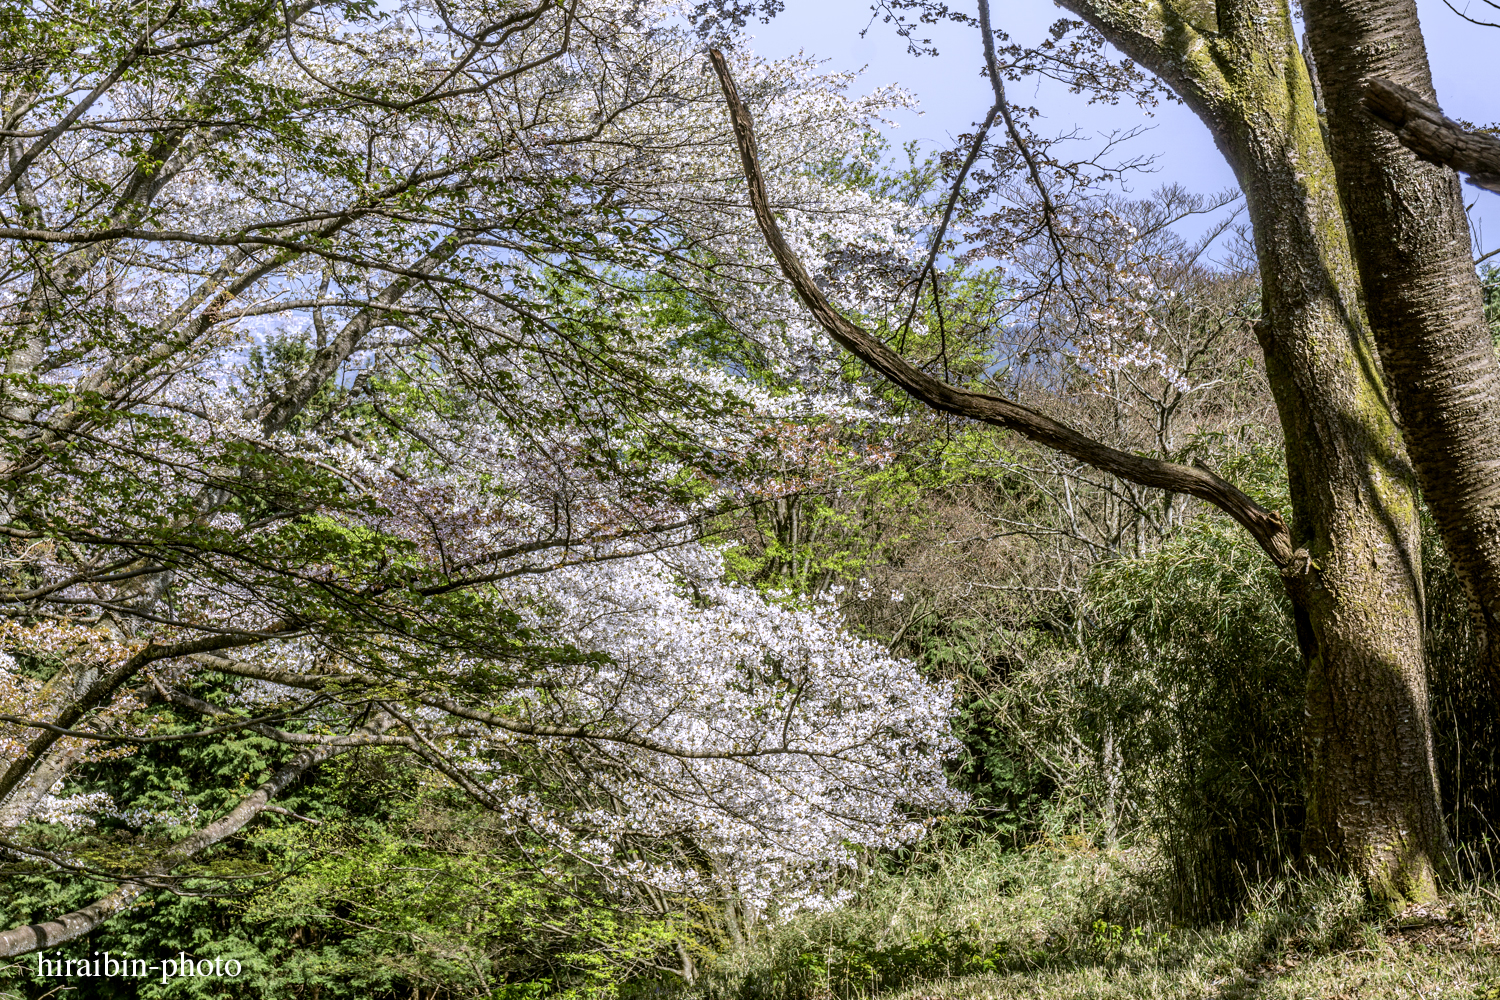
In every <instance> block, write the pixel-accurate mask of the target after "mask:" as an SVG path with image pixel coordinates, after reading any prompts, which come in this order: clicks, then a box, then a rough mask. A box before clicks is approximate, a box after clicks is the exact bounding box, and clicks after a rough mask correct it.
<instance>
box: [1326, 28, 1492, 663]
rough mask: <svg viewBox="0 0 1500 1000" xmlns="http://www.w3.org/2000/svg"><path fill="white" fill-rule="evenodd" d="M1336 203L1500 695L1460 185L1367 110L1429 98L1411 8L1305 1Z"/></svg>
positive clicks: (1483, 338)
mask: <svg viewBox="0 0 1500 1000" xmlns="http://www.w3.org/2000/svg"><path fill="white" fill-rule="evenodd" d="M1303 10H1304V12H1305V13H1306V16H1307V34H1308V43H1309V46H1310V48H1311V50H1312V53H1313V59H1314V63H1315V65H1316V67H1317V72H1318V79H1319V82H1320V83H1321V84H1322V90H1323V101H1324V105H1325V107H1326V108H1327V112H1328V114H1327V129H1328V139H1329V147H1330V151H1331V152H1332V154H1333V164H1334V167H1335V169H1336V170H1337V174H1338V184H1339V192H1340V194H1341V195H1342V198H1343V204H1344V207H1345V209H1346V211H1347V212H1348V218H1349V229H1350V233H1351V242H1352V244H1353V247H1354V258H1355V261H1356V263H1357V264H1358V265H1359V270H1360V276H1361V278H1362V279H1363V287H1364V294H1365V303H1366V306H1365V308H1366V310H1367V312H1368V314H1369V320H1370V328H1371V330H1372V331H1373V332H1374V335H1375V343H1376V344H1377V346H1378V347H1379V349H1380V360H1381V363H1382V364H1383V365H1384V367H1385V372H1386V375H1387V377H1388V381H1389V384H1390V387H1391V392H1392V394H1393V395H1394V397H1395V402H1396V411H1397V414H1398V418H1399V420H1400V423H1401V429H1402V431H1403V435H1404V437H1405V439H1406V447H1407V450H1408V451H1409V452H1410V454H1411V458H1412V464H1413V465H1414V466H1415V467H1416V470H1417V477H1418V480H1419V481H1420V482H1421V485H1422V492H1423V494H1424V495H1425V497H1426V499H1427V502H1428V505H1429V506H1430V507H1431V509H1432V513H1433V518H1434V519H1435V520H1436V521H1437V525H1438V529H1439V530H1440V531H1441V532H1442V536H1443V544H1444V547H1445V548H1446V549H1447V551H1448V555H1449V557H1450V558H1451V559H1452V560H1453V566H1454V569H1455V570H1457V572H1458V575H1459V578H1460V579H1461V580H1462V581H1463V583H1464V588H1465V590H1466V591H1467V592H1468V595H1469V600H1470V605H1471V607H1472V608H1473V609H1474V611H1475V616H1476V619H1477V622H1476V624H1477V625H1478V632H1479V635H1480V636H1481V638H1482V640H1483V645H1482V649H1483V651H1484V652H1483V656H1482V664H1483V667H1484V671H1485V673H1486V674H1487V676H1488V678H1489V681H1490V684H1491V686H1492V688H1494V689H1496V690H1500V364H1497V362H1496V359H1495V350H1494V346H1493V345H1492V343H1491V341H1490V331H1489V326H1488V324H1487V323H1486V322H1485V319H1484V305H1483V301H1482V298H1481V293H1480V288H1479V279H1478V276H1477V275H1476V274H1475V270H1474V260H1473V251H1472V248H1471V246H1470V243H1469V224H1468V219H1467V218H1466V217H1465V214H1464V206H1463V196H1462V191H1461V188H1460V185H1459V180H1458V177H1457V176H1456V175H1455V174H1454V172H1453V171H1452V169H1450V168H1449V167H1446V166H1439V165H1437V164H1432V163H1424V162H1422V161H1420V160H1418V159H1417V158H1416V156H1415V155H1413V154H1412V153H1411V152H1409V151H1408V150H1406V149H1405V148H1403V146H1402V145H1401V143H1400V141H1399V140H1398V139H1397V138H1396V136H1394V135H1392V134H1391V133H1390V131H1388V130H1387V128H1386V127H1385V126H1384V125H1382V124H1381V123H1380V122H1379V121H1378V120H1377V119H1375V118H1374V117H1372V116H1371V115H1369V114H1367V113H1366V112H1365V111H1364V109H1363V108H1362V107H1361V98H1362V97H1363V96H1364V92H1365V86H1366V83H1367V81H1369V80H1370V79H1372V78H1376V79H1384V80H1388V81H1390V82H1392V83H1395V84H1398V85H1400V86H1403V87H1406V88H1408V89H1409V90H1411V91H1414V92H1415V94H1416V96H1417V97H1419V98H1422V99H1424V100H1426V101H1434V100H1435V98H1434V94H1433V89H1432V73H1431V70H1430V69H1429V67H1428V63H1427V49H1426V47H1425V46H1424V45H1423V43H1422V30H1421V26H1420V25H1419V24H1418V22H1417V5H1416V0H1304V3H1303Z"/></svg>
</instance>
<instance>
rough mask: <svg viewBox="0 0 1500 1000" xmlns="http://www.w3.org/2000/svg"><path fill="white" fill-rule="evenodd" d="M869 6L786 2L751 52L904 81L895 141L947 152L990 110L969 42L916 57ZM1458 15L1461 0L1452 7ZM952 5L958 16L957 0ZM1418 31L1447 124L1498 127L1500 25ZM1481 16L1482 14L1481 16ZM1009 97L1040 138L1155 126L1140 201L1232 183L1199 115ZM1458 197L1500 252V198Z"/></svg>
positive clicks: (1026, 21)
mask: <svg viewBox="0 0 1500 1000" xmlns="http://www.w3.org/2000/svg"><path fill="white" fill-rule="evenodd" d="M870 2H871V0H786V7H787V9H786V10H785V11H784V12H783V13H781V14H780V15H778V16H777V17H776V19H775V20H773V21H772V22H771V23H770V24H764V25H763V24H759V23H754V24H752V25H751V27H750V29H749V30H750V31H751V33H752V34H753V35H754V40H753V41H752V43H751V46H752V48H753V49H754V50H755V51H756V52H758V53H760V54H762V55H765V56H770V57H775V56H782V55H789V54H791V53H794V52H797V51H798V50H805V51H806V52H807V53H808V54H810V55H815V56H818V57H820V58H822V59H826V60H827V62H826V63H825V64H824V65H825V66H826V67H827V68H828V69H833V70H858V69H860V68H862V67H863V68H864V69H865V72H864V74H863V76H861V78H860V80H859V81H858V83H856V88H857V89H859V90H860V91H862V92H868V91H869V90H870V89H872V88H873V87H875V86H878V85H881V84H886V83H900V84H901V85H902V86H904V87H905V88H906V89H908V90H910V91H912V92H914V93H915V94H916V95H917V97H918V98H919V99H920V100H921V107H922V111H923V112H924V113H923V114H921V115H915V114H900V115H896V116H894V117H895V119H896V121H897V122H898V126H899V127H897V128H895V129H893V130H890V132H889V135H890V138H891V139H892V140H893V142H895V143H897V144H900V143H904V142H907V141H909V140H912V139H917V140H921V141H922V145H923V147H924V149H931V148H936V147H938V146H943V147H947V146H950V145H951V142H950V141H949V137H950V136H953V135H958V134H960V133H963V132H968V131H971V130H972V123H973V122H974V121H975V120H976V119H978V118H979V117H981V116H982V115H983V114H984V113H985V111H987V110H988V108H989V89H988V87H987V86H986V84H985V82H984V81H983V79H981V78H980V76H979V72H978V70H979V65H980V62H981V57H980V52H979V50H978V47H977V42H978V39H977V35H975V34H974V33H972V32H969V31H967V30H965V29H962V28H959V27H956V26H933V27H931V28H929V29H928V30H927V31H925V32H923V33H922V34H923V36H924V37H931V38H932V39H933V41H934V43H935V44H936V45H937V46H938V49H939V51H940V53H941V54H940V56H939V57H938V58H931V57H922V58H914V57H912V56H910V55H908V54H907V53H906V46H905V43H904V42H903V41H902V39H900V38H899V37H897V36H896V34H895V32H894V31H893V30H892V29H891V26H890V25H885V24H881V23H879V21H876V22H875V23H874V24H871V25H870V29H869V31H867V32H866V33H865V36H864V37H863V38H861V37H860V30H861V29H862V28H864V27H865V25H866V24H869V23H870V18H871V14H870ZM1454 4H1455V6H1457V7H1458V8H1459V9H1460V10H1462V9H1463V8H1464V6H1465V0H1454ZM954 6H955V7H956V8H957V9H965V7H966V5H965V4H964V2H963V0H958V2H957V3H956V4H954ZM1418 9H1419V11H1420V13H1421V17H1422V29H1423V33H1424V35H1425V36H1426V40H1427V48H1428V55H1429V58H1430V59H1431V62H1432V67H1433V76H1434V79H1435V82H1436V84H1437V91H1438V99H1439V100H1440V102H1441V103H1442V105H1443V109H1444V110H1445V111H1446V112H1447V113H1448V114H1449V115H1450V116H1452V117H1455V118H1464V119H1467V120H1469V121H1472V122H1477V123H1479V124H1489V123H1492V122H1495V121H1500V86H1497V84H1500V73H1497V71H1496V66H1497V61H1500V29H1496V28H1481V27H1476V26H1475V25H1473V24H1470V23H1468V22H1466V21H1464V20H1463V19H1462V18H1460V17H1459V16H1458V15H1457V14H1455V13H1454V12H1453V11H1452V10H1450V9H1449V8H1448V7H1447V6H1446V5H1445V4H1444V3H1443V0H1418ZM992 10H993V16H994V18H995V24H996V27H997V28H1000V29H1002V30H1004V31H1006V32H1008V33H1009V34H1010V35H1011V37H1012V38H1014V39H1015V40H1016V41H1019V42H1031V41H1038V40H1040V39H1041V38H1042V37H1043V36H1044V34H1045V32H1046V28H1047V26H1048V25H1049V24H1051V23H1052V22H1053V21H1055V20H1057V19H1058V18H1059V17H1063V16H1065V12H1064V11H1063V10H1062V9H1061V8H1058V7H1055V6H1053V5H1052V4H1051V3H1047V2H1041V0H1029V2H1012V3H1003V2H996V3H994V4H993V6H992ZM1486 19H1489V18H1486ZM1010 96H1011V98H1012V100H1014V101H1016V102H1018V103H1022V104H1035V105H1036V106H1037V107H1038V108H1040V109H1041V111H1042V113H1043V114H1044V115H1046V116H1047V120H1046V121H1045V122H1039V123H1037V129H1038V131H1039V132H1042V133H1047V132H1062V131H1066V130H1068V129H1070V128H1072V127H1074V126H1075V125H1076V126H1078V127H1080V128H1081V129H1082V130H1083V131H1084V132H1085V133H1090V134H1100V133H1105V132H1110V131H1114V130H1124V129H1129V128H1131V127H1134V126H1137V125H1148V126H1152V128H1151V130H1150V131H1149V132H1147V133H1145V134H1144V135H1142V136H1140V137H1139V138H1137V139H1135V140H1133V141H1132V143H1131V146H1130V147H1129V148H1128V151H1129V153H1130V154H1131V155H1137V156H1144V155H1151V154H1156V155H1157V171H1156V173H1154V174H1149V175H1136V176H1135V178H1134V179H1133V180H1132V181H1131V182H1130V183H1131V187H1132V188H1133V190H1134V191H1135V192H1136V193H1138V194H1141V195H1144V194H1146V193H1148V192H1149V191H1150V190H1151V189H1153V188H1155V187H1158V186H1160V185H1162V184H1169V183H1180V184H1182V185H1184V186H1185V187H1188V188H1190V189H1192V190H1196V191H1202V192H1212V191H1218V190H1222V189H1223V188H1225V187H1229V186H1232V185H1233V184H1234V175H1233V174H1232V173H1231V171H1230V170H1229V167H1228V165H1227V164H1226V163H1225V162H1224V159H1223V157H1221V156H1220V155H1219V151H1218V150H1217V149H1215V148H1214V144H1213V140H1212V139H1211V138H1209V135H1208V131H1207V130H1206V129H1205V128H1204V127H1203V126H1202V124H1200V123H1199V121H1198V119H1197V118H1196V117H1194V116H1193V114H1192V112H1190V111H1188V110H1187V109H1186V108H1184V107H1183V106H1182V105H1179V104H1166V103H1163V104H1161V105H1158V107H1157V108H1156V109H1155V114H1154V117H1147V116H1146V115H1145V114H1144V113H1142V112H1141V111H1140V110H1138V109H1137V108H1136V107H1135V106H1134V105H1126V104H1121V105H1118V106H1113V107H1110V106H1103V105H1092V106H1090V105H1089V104H1088V103H1087V102H1086V101H1085V100H1084V99H1082V98H1080V97H1076V96H1073V95H1070V94H1068V93H1067V92H1066V91H1065V90H1064V89H1063V88H1061V87H1056V86H1052V87H1048V86H1041V87H1040V89H1038V86H1037V85H1035V84H1023V85H1020V86H1016V85H1012V87H1011V93H1010ZM1464 193H1465V202H1466V203H1467V202H1474V203H1475V207H1474V209H1473V210H1472V211H1471V217H1472V218H1475V219H1476V220H1477V222H1478V225H1479V227H1480V230H1481V239H1482V243H1483V250H1484V251H1488V250H1493V249H1495V248H1496V247H1497V246H1500V195H1497V194H1492V193H1489V192H1486V191H1481V190H1480V189H1478V188H1475V187H1472V186H1469V185H1465V187H1464Z"/></svg>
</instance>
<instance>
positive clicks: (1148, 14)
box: [1063, 0, 1448, 899]
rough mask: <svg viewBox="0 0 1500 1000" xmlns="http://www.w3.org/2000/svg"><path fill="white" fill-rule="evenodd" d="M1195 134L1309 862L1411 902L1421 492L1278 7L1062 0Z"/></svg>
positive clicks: (1252, 1)
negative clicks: (1219, 201) (1282, 516)
mask: <svg viewBox="0 0 1500 1000" xmlns="http://www.w3.org/2000/svg"><path fill="white" fill-rule="evenodd" d="M1063 6H1065V7H1068V8H1069V9H1071V10H1073V11H1075V12H1077V13H1078V14H1079V15H1080V16H1082V17H1084V18H1085V19H1086V20H1088V21H1089V22H1090V23H1091V24H1093V25H1094V26H1095V27H1097V28H1098V29H1099V30H1100V31H1101V32H1102V33H1103V34H1104V35H1105V36H1106V37H1107V38H1108V39H1109V40H1110V41H1111V42H1113V43H1114V44H1115V45H1116V46H1117V47H1119V48H1120V49H1122V50H1123V51H1124V52H1126V53H1127V54H1128V55H1130V56H1131V57H1133V58H1135V59H1136V60H1137V61H1139V62H1140V63H1141V64H1143V65H1144V66H1145V67H1147V68H1148V69H1150V70H1151V71H1152V72H1154V73H1156V74H1157V75H1158V76H1160V77H1161V78H1162V79H1163V80H1165V81H1166V82H1167V83H1168V84H1169V85H1171V86H1172V87H1173V88H1174V89H1175V90H1176V91H1177V93H1178V94H1179V95H1181V96H1182V97H1183V99H1184V100H1185V101H1186V102H1187V103H1188V105H1189V106H1190V107H1192V108H1193V110H1194V111H1195V112H1196V113H1197V114H1198V115H1199V117H1200V118H1202V119H1203V121H1204V122H1205V123H1206V124H1207V125H1208V127H1209V129H1210V131H1211V132H1212V133H1213V135H1214V138H1215V141H1216V142H1217V143H1218V145H1219V148H1220V150H1221V151H1222V152H1223V153H1224V155H1225V156H1226V157H1227V158H1228V160H1229V162H1230V164H1231V166H1232V167H1233V168H1234V170H1235V173H1236V175H1237V176H1238V178H1239V181H1240V185H1241V187H1242V188H1243V189H1244V191H1245V195H1246V199H1247V202H1248V207H1249V212H1250V218H1251V221H1252V223H1253V225H1254V228H1255V242H1256V250H1257V253H1258V256H1259V263H1260V269H1261V280H1262V285H1263V304H1264V310H1265V315H1264V318H1263V319H1262V321H1261V323H1260V325H1259V327H1258V331H1259V334H1260V341H1261V347H1262V349H1263V350H1264V352H1265V359H1266V370H1267V375H1268V377H1269V380H1270V383H1271V388H1272V392H1273V394H1274V395H1275V398H1276V404H1277V407H1278V409H1279V411H1280V414H1281V421H1282V426H1283V427H1284V429H1285V435H1286V450H1287V465H1288V472H1289V477H1290V487H1291V496H1292V507H1293V509H1292V532H1293V543H1294V544H1295V545H1298V546H1302V547H1305V548H1306V549H1307V551H1308V552H1309V553H1310V555H1311V562H1310V563H1309V564H1308V566H1307V567H1306V570H1305V572H1302V573H1295V572H1293V573H1288V574H1287V584H1288V589H1289V591H1290V592H1291V595H1292V598H1293V604H1294V607H1295V611H1296V616H1297V632H1298V638H1299V640H1300V642H1301V644H1302V649H1303V653H1304V655H1305V657H1306V660H1307V666H1308V689H1307V718H1306V734H1307V735H1306V739H1307V750H1308V828H1307V831H1306V833H1305V836H1304V845H1303V846H1304V851H1305V853H1307V854H1309V855H1310V856H1313V857H1319V858H1322V859H1326V860H1328V861H1331V862H1333V863H1335V864H1337V865H1339V866H1340V867H1343V868H1345V869H1346V870H1352V871H1355V872H1357V873H1359V874H1360V875H1361V876H1362V877H1363V878H1364V879H1365V881H1366V884H1367V885H1368V886H1369V888H1370V890H1371V892H1372V893H1374V894H1375V895H1376V896H1379V897H1384V898H1388V899H1424V898H1428V897H1431V896H1432V895H1433V894H1434V893H1435V887H1434V881H1433V879H1434V873H1435V871H1436V870H1437V869H1438V868H1440V867H1441V866H1442V864H1443V863H1444V860H1445V858H1446V854H1447V850H1448V846H1447V836H1446V833H1445V831H1444V828H1443V821H1442V814H1441V810H1440V808H1439V800H1438V791H1437V776H1436V768H1435V766H1434V761H1433V753H1432V732H1431V723H1430V721H1429V712H1428V705H1427V686H1426V676H1425V669H1424V668H1425V664H1424V660H1423V651H1422V645H1423V644H1422V612H1423V594H1422V576H1421V561H1420V560H1421V554H1420V553H1421V549H1420V544H1419V539H1418V522H1417V511H1416V491H1415V482H1414V476H1413V474H1412V471H1411V469H1410V467H1409V464H1408V460H1407V457H1406V452H1405V450H1404V448H1403V445H1402V438H1401V435H1400V433H1399V432H1398V430H1397V427H1396V423H1395V419H1394V417H1393V414H1392V407H1391V404H1390V401H1389V400H1388V399H1387V397H1386V394H1385V389H1384V388H1383V386H1384V380H1383V378H1382V376H1381V372H1380V365H1379V361H1378V360H1377V357H1376V352H1375V347H1374V344H1373V342H1372V339H1371V337H1370V333H1369V329H1368V327H1367V325H1366V321H1365V319H1364V315H1363V309H1362V305H1361V300H1360V294H1359V288H1360V286H1359V281H1358V274H1357V271H1356V267H1355V263H1354V260H1353V257H1352V254H1351V251H1350V247H1349V241H1348V236H1347V232H1346V229H1345V225H1344V221H1343V215H1342V211H1341V207H1340V202H1339V197H1338V191H1337V185H1336V180H1335V176H1334V170H1333V165H1332V162H1331V161H1330V159H1329V156H1328V152H1327V150H1326V148H1325V145H1324V139H1323V136H1322V132H1321V129H1320V126H1319V121H1318V117H1317V111H1316V107H1315V101H1314V97H1313V91H1312V85H1311V81H1310V79H1309V77H1308V73H1307V68H1306V66H1305V64H1304V62H1303V59H1302V57H1301V54H1300V52H1299V49H1298V46H1297V44H1296V39H1295V35H1294V32H1293V28H1292V24H1291V18H1290V15H1289V13H1288V10H1287V7H1286V3H1285V0H1223V2H1220V3H1218V4H1217V5H1215V4H1213V3H1212V2H1209V0H1181V2H1179V0H1063Z"/></svg>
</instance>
